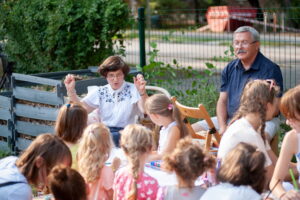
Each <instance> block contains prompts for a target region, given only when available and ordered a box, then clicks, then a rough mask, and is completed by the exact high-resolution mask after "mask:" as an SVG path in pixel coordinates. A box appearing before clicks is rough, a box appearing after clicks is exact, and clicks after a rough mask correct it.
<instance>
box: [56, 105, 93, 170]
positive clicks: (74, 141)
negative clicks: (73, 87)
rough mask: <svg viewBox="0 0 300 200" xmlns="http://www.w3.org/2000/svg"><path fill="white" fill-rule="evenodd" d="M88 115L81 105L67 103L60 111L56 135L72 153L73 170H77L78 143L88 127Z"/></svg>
mask: <svg viewBox="0 0 300 200" xmlns="http://www.w3.org/2000/svg"><path fill="white" fill-rule="evenodd" d="M87 119H88V114H87V111H86V109H85V108H84V107H83V105H82V104H81V103H72V102H70V103H67V104H65V105H63V106H62V107H61V108H60V109H59V113H58V115H57V119H56V124H55V134H56V135H57V136H58V137H60V138H61V139H63V141H64V142H65V143H66V145H67V146H68V147H69V148H70V151H71V153H72V159H73V164H72V168H74V169H77V161H76V153H77V149H78V141H79V140H80V138H81V136H82V133H83V130H84V129H85V127H86V126H87Z"/></svg>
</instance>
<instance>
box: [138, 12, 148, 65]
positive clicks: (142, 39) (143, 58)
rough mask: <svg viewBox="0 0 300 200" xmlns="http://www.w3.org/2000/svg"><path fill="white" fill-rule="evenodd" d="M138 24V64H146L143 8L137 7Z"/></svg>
mask: <svg viewBox="0 0 300 200" xmlns="http://www.w3.org/2000/svg"><path fill="white" fill-rule="evenodd" d="M138 26H139V43H140V66H141V67H144V66H145V65H146V50H145V9H144V8H143V7H142V8H138Z"/></svg>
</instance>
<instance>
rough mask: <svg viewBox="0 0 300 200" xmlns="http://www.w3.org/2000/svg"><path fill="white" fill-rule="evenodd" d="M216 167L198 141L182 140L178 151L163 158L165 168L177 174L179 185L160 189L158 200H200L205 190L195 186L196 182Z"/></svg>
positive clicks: (178, 144) (177, 147) (178, 145)
mask: <svg viewBox="0 0 300 200" xmlns="http://www.w3.org/2000/svg"><path fill="white" fill-rule="evenodd" d="M214 166H215V159H214V158H213V157H211V156H209V155H206V154H205V153H204V152H203V150H202V148H201V147H200V144H199V143H198V142H197V141H193V140H192V139H191V138H184V139H181V140H180V141H179V142H178V143H177V145H176V149H175V150H174V151H173V152H172V153H170V154H168V155H166V156H165V157H164V158H163V168H164V169H166V170H167V171H170V172H173V171H174V172H175V173H176V177H177V181H178V184H177V185H173V186H166V187H162V188H160V189H159V192H158V195H157V200H176V199H189V200H199V198H200V197H201V196H202V195H203V193H204V192H205V189H204V188H202V187H200V186H195V180H196V179H197V178H198V177H199V176H200V175H202V174H203V173H204V172H205V171H207V170H209V169H212V168H213V167H214Z"/></svg>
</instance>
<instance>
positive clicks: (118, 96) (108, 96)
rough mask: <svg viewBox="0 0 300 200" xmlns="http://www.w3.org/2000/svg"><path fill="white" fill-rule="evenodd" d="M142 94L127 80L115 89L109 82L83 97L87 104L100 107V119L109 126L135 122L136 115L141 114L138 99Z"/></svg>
mask: <svg viewBox="0 0 300 200" xmlns="http://www.w3.org/2000/svg"><path fill="white" fill-rule="evenodd" d="M140 99H141V96H140V94H139V92H138V90H137V89H136V87H135V85H134V84H132V83H128V82H125V81H124V83H123V85H122V86H121V87H120V88H119V89H117V90H113V89H112V88H111V86H110V85H109V84H107V85H104V86H100V87H98V88H97V89H94V90H92V91H91V92H89V93H88V94H87V96H86V97H84V98H83V99H82V101H83V102H85V103H86V104H87V105H89V106H91V107H93V108H99V115H100V116H99V119H100V120H101V122H102V123H104V124H105V125H106V126H108V127H125V126H126V125H128V124H132V123H135V116H136V115H139V114H141V111H140V110H139V108H138V101H139V100H140Z"/></svg>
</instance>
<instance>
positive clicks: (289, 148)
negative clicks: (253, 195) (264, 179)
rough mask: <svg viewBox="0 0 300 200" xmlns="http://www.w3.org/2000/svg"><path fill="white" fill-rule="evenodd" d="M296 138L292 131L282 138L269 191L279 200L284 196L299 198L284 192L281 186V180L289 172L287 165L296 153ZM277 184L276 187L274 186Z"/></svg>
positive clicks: (299, 194) (291, 193) (295, 194)
mask: <svg viewBox="0 0 300 200" xmlns="http://www.w3.org/2000/svg"><path fill="white" fill-rule="evenodd" d="M297 149H298V138H297V135H296V133H295V132H294V131H290V132H288V133H287V134H286V136H285V137H284V140H283V143H282V148H281V152H280V155H279V158H278V161H277V164H276V167H275V170H274V174H273V177H272V180H271V183H270V189H273V188H274V187H275V188H274V190H273V194H274V195H275V196H277V197H279V198H280V199H285V196H286V197H288V196H290V195H292V196H295V197H296V198H298V199H299V198H300V193H295V191H293V190H292V191H288V192H286V191H285V190H284V188H283V186H282V180H284V178H285V177H286V176H287V174H288V171H289V164H288V163H290V161H291V158H292V156H293V155H294V154H295V153H296V152H297ZM276 184H277V185H276Z"/></svg>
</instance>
